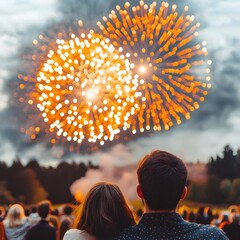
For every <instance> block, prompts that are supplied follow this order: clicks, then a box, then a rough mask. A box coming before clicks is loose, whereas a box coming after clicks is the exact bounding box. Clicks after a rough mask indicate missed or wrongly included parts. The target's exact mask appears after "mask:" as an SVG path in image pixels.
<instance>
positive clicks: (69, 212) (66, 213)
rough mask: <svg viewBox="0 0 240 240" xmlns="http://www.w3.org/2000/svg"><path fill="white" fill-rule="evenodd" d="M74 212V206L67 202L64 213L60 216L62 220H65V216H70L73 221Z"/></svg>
mask: <svg viewBox="0 0 240 240" xmlns="http://www.w3.org/2000/svg"><path fill="white" fill-rule="evenodd" d="M72 212H73V207H72V206H71V205H69V204H66V205H65V206H64V207H63V215H62V216H61V217H60V221H63V220H64V219H65V218H69V219H71V221H72V222H73V220H74V216H73V215H72Z"/></svg>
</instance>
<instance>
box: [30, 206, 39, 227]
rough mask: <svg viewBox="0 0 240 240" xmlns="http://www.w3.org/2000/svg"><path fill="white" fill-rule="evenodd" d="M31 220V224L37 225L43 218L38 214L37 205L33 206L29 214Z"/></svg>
mask: <svg viewBox="0 0 240 240" xmlns="http://www.w3.org/2000/svg"><path fill="white" fill-rule="evenodd" d="M29 220H30V223H31V225H35V224H37V223H38V222H39V221H40V220H41V218H40V217H39V215H38V212H37V207H36V206H32V208H31V213H30V215H29Z"/></svg>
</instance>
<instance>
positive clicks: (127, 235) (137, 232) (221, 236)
mask: <svg viewBox="0 0 240 240" xmlns="http://www.w3.org/2000/svg"><path fill="white" fill-rule="evenodd" d="M185 227H186V228H182V229H181V227H180V228H178V236H181V237H182V238H183V239H196V238H195V237H200V238H199V239H206V240H228V237H227V236H226V234H225V233H224V232H223V231H222V230H221V229H219V228H218V227H214V226H210V225H202V224H196V223H187V224H186V225H185ZM160 228H161V226H159V230H160ZM145 230H146V228H142V227H141V225H138V224H137V225H134V226H131V227H129V228H127V229H125V230H123V231H122V232H121V233H120V234H118V235H117V236H116V237H115V238H113V239H112V240H133V239H144V232H145ZM160 232H161V235H162V236H163V235H164V229H162V230H161V231H159V233H160ZM168 234H170V233H168ZM172 234H173V235H175V233H172ZM191 236H192V238H191Z"/></svg>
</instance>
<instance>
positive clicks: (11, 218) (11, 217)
mask: <svg viewBox="0 0 240 240" xmlns="http://www.w3.org/2000/svg"><path fill="white" fill-rule="evenodd" d="M26 220H27V218H26V216H25V213H24V209H23V207H22V206H21V205H20V204H14V205H12V206H11V207H10V208H9V210H8V213H7V216H6V220H5V223H6V224H7V226H8V227H10V228H14V227H19V226H21V225H23V224H24V223H25V222H26Z"/></svg>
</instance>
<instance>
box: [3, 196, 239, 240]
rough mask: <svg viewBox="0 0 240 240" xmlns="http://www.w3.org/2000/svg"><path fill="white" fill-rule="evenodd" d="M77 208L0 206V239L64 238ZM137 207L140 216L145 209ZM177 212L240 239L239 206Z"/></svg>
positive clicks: (68, 205) (51, 239)
mask: <svg viewBox="0 0 240 240" xmlns="http://www.w3.org/2000/svg"><path fill="white" fill-rule="evenodd" d="M74 208H75V206H74V205H71V204H64V205H60V206H54V207H53V206H52V204H51V202H50V201H47V200H46V201H42V202H40V203H38V205H33V206H30V207H24V206H23V205H20V204H14V205H12V206H10V207H9V208H4V207H0V240H38V239H39V240H40V239H41V240H42V239H45V240H63V236H64V234H65V232H66V231H68V230H69V229H71V228H73V226H74ZM134 211H135V213H136V215H138V217H139V218H141V215H142V213H143V211H142V209H134ZM178 212H179V213H180V215H181V216H182V218H183V219H184V220H185V221H188V222H195V223H199V224H210V225H213V226H217V227H219V228H220V229H222V230H223V231H224V232H225V233H226V234H227V236H228V238H229V239H230V240H239V239H240V207H238V206H230V207H229V208H228V209H227V210H222V211H220V210H212V209H211V208H209V207H204V206H201V207H199V208H198V209H194V210H193V209H190V208H189V207H187V206H185V205H184V206H181V207H179V209H178Z"/></svg>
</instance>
